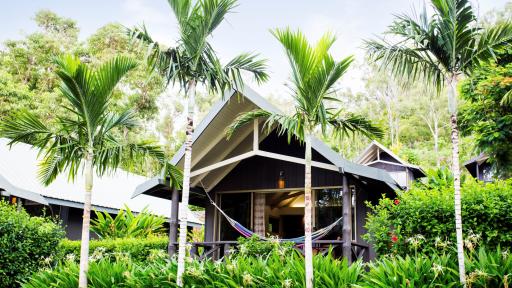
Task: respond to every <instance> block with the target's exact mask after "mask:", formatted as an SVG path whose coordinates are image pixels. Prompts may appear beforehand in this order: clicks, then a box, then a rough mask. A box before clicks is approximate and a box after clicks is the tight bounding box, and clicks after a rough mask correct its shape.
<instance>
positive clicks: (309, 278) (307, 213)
mask: <svg viewBox="0 0 512 288" xmlns="http://www.w3.org/2000/svg"><path fill="white" fill-rule="evenodd" d="M305 142H306V152H305V154H306V155H305V160H306V165H305V166H306V172H305V175H304V235H305V237H306V239H305V241H304V255H305V265H306V288H313V243H312V239H311V230H312V227H311V226H312V225H311V223H312V219H311V209H312V199H311V133H310V132H309V131H308V132H306V135H305Z"/></svg>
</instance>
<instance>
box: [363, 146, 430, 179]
mask: <svg viewBox="0 0 512 288" xmlns="http://www.w3.org/2000/svg"><path fill="white" fill-rule="evenodd" d="M356 163H357V164H361V165H365V166H370V167H375V168H379V169H383V170H386V171H388V173H389V175H391V177H393V179H395V180H396V182H397V183H398V184H400V186H402V187H403V188H404V189H409V187H411V184H412V182H413V181H415V180H416V179H418V178H421V177H425V176H426V174H425V171H423V169H421V168H420V167H419V166H416V165H413V164H410V163H407V162H406V161H404V160H402V159H400V157H398V156H397V155H396V154H395V153H393V152H392V151H391V150H389V149H388V148H386V147H385V146H384V145H382V144H380V143H379V142H377V141H375V140H374V141H372V142H371V143H370V145H368V147H366V149H365V150H364V151H363V152H362V153H361V155H359V157H358V158H357V160H356Z"/></svg>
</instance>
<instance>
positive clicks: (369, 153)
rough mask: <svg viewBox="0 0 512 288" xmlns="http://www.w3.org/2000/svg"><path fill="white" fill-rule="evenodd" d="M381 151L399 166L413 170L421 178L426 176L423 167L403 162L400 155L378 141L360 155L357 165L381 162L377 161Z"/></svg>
mask: <svg viewBox="0 0 512 288" xmlns="http://www.w3.org/2000/svg"><path fill="white" fill-rule="evenodd" d="M379 151H383V152H385V153H386V154H388V155H389V156H390V157H392V158H393V159H394V160H396V161H397V162H398V164H400V165H401V166H404V167H408V168H410V169H411V170H413V172H414V173H417V175H419V177H424V176H426V174H425V171H423V169H421V167H419V166H417V165H413V164H410V163H408V162H406V161H404V160H402V159H401V158H400V157H398V155H396V154H395V153H393V151H391V150H389V149H388V148H387V147H386V146H384V145H382V144H381V143H379V142H378V141H376V140H373V141H372V142H371V143H370V144H369V145H368V146H367V147H366V148H365V149H364V150H363V152H361V154H360V155H359V157H358V158H357V160H356V163H359V164H362V165H369V164H371V163H374V162H378V161H380V160H377V158H378V156H377V154H378V152H379ZM386 163H388V162H386Z"/></svg>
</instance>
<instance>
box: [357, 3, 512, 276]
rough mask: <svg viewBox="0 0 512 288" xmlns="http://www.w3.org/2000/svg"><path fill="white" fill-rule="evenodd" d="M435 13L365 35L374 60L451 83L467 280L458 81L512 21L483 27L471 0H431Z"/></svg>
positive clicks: (488, 53) (509, 31) (505, 37)
mask: <svg viewBox="0 0 512 288" xmlns="http://www.w3.org/2000/svg"><path fill="white" fill-rule="evenodd" d="M431 2H432V9H433V15H430V16H429V15H428V13H427V11H426V8H423V10H422V12H421V13H420V14H419V15H418V16H416V15H413V16H409V15H399V16H397V17H396V19H395V21H394V22H393V23H392V24H391V25H390V26H389V28H388V31H387V34H390V35H391V36H392V39H393V40H386V39H379V40H370V41H366V44H365V45H366V49H367V50H368V54H369V57H370V59H371V60H373V61H377V62H380V63H381V64H382V65H383V66H386V67H390V69H391V70H392V71H393V74H394V75H395V76H396V77H398V78H399V79H402V80H405V81H417V80H424V81H427V82H428V83H429V84H431V85H433V86H435V87H436V88H437V91H438V92H440V91H442V89H443V88H447V91H448V93H447V94H448V109H449V113H450V124H451V141H452V158H453V159H452V169H453V174H454V188H455V189H454V190H455V191H454V195H455V197H454V198H455V225H456V235H457V254H458V261H459V273H460V281H461V283H462V284H463V285H465V268H464V254H463V253H464V251H463V238H462V219H461V218H462V217H461V204H460V203H461V202H460V197H461V196H460V167H459V129H458V127H457V83H458V81H459V79H460V78H461V77H462V76H464V75H467V74H470V73H471V72H472V71H473V69H474V68H475V67H477V66H479V65H480V64H481V63H484V62H486V61H489V60H490V59H493V58H494V55H495V53H494V51H495V50H497V49H501V48H503V47H504V46H507V45H509V44H510V41H511V40H512V24H511V23H510V22H505V23H502V24H498V25H495V26H493V27H490V28H482V27H481V26H480V25H479V23H478V21H477V18H476V16H475V13H474V11H473V8H472V7H471V5H470V3H469V0H432V1H431Z"/></svg>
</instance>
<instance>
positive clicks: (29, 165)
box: [0, 139, 203, 240]
mask: <svg viewBox="0 0 512 288" xmlns="http://www.w3.org/2000/svg"><path fill="white" fill-rule="evenodd" d="M7 143H8V140H7V139H0V199H5V200H8V201H9V202H11V203H13V204H19V205H22V206H23V207H24V208H25V209H26V210H27V211H28V212H29V213H30V214H32V215H42V214H45V215H51V216H57V217H59V218H60V220H62V224H63V225H64V227H65V231H66V236H67V238H69V239H72V240H76V239H80V236H81V232H82V215H83V189H84V188H83V183H84V178H83V176H78V177H77V178H76V179H75V182H73V183H71V182H70V181H68V179H67V175H60V176H59V177H57V179H56V180H55V181H54V182H53V183H52V184H51V185H49V186H44V185H42V184H41V183H40V182H39V180H38V178H37V167H38V160H37V154H38V152H37V151H36V150H35V149H33V148H31V147H30V146H29V145H26V144H16V145H14V146H12V148H9V147H8V146H7ZM147 180H148V178H146V177H142V176H139V175H135V174H131V173H128V172H126V171H122V170H118V171H117V172H116V173H114V174H112V175H105V176H104V177H101V178H96V179H95V181H94V190H93V194H92V206H93V209H94V210H97V211H103V212H108V213H110V214H112V215H116V214H118V213H119V210H120V209H122V208H123V207H124V205H125V204H126V205H127V206H128V207H130V209H132V211H133V212H135V213H137V212H140V211H141V210H142V209H144V207H146V206H147V207H148V210H149V211H151V212H152V213H155V214H156V215H160V216H164V217H166V218H168V217H169V215H170V213H171V212H170V209H171V206H172V205H171V201H168V200H164V201H162V200H161V199H158V198H155V197H151V196H143V197H142V198H139V199H131V197H130V196H131V193H132V191H133V187H136V186H137V185H139V184H140V183H143V182H145V181H147ZM188 213H189V214H188V215H189V216H188V217H189V219H190V222H189V226H190V227H200V226H202V225H203V221H201V220H200V219H198V217H197V216H196V215H195V214H194V213H192V212H191V211H188ZM92 217H93V218H94V213H93V215H92ZM93 237H94V236H93Z"/></svg>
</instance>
